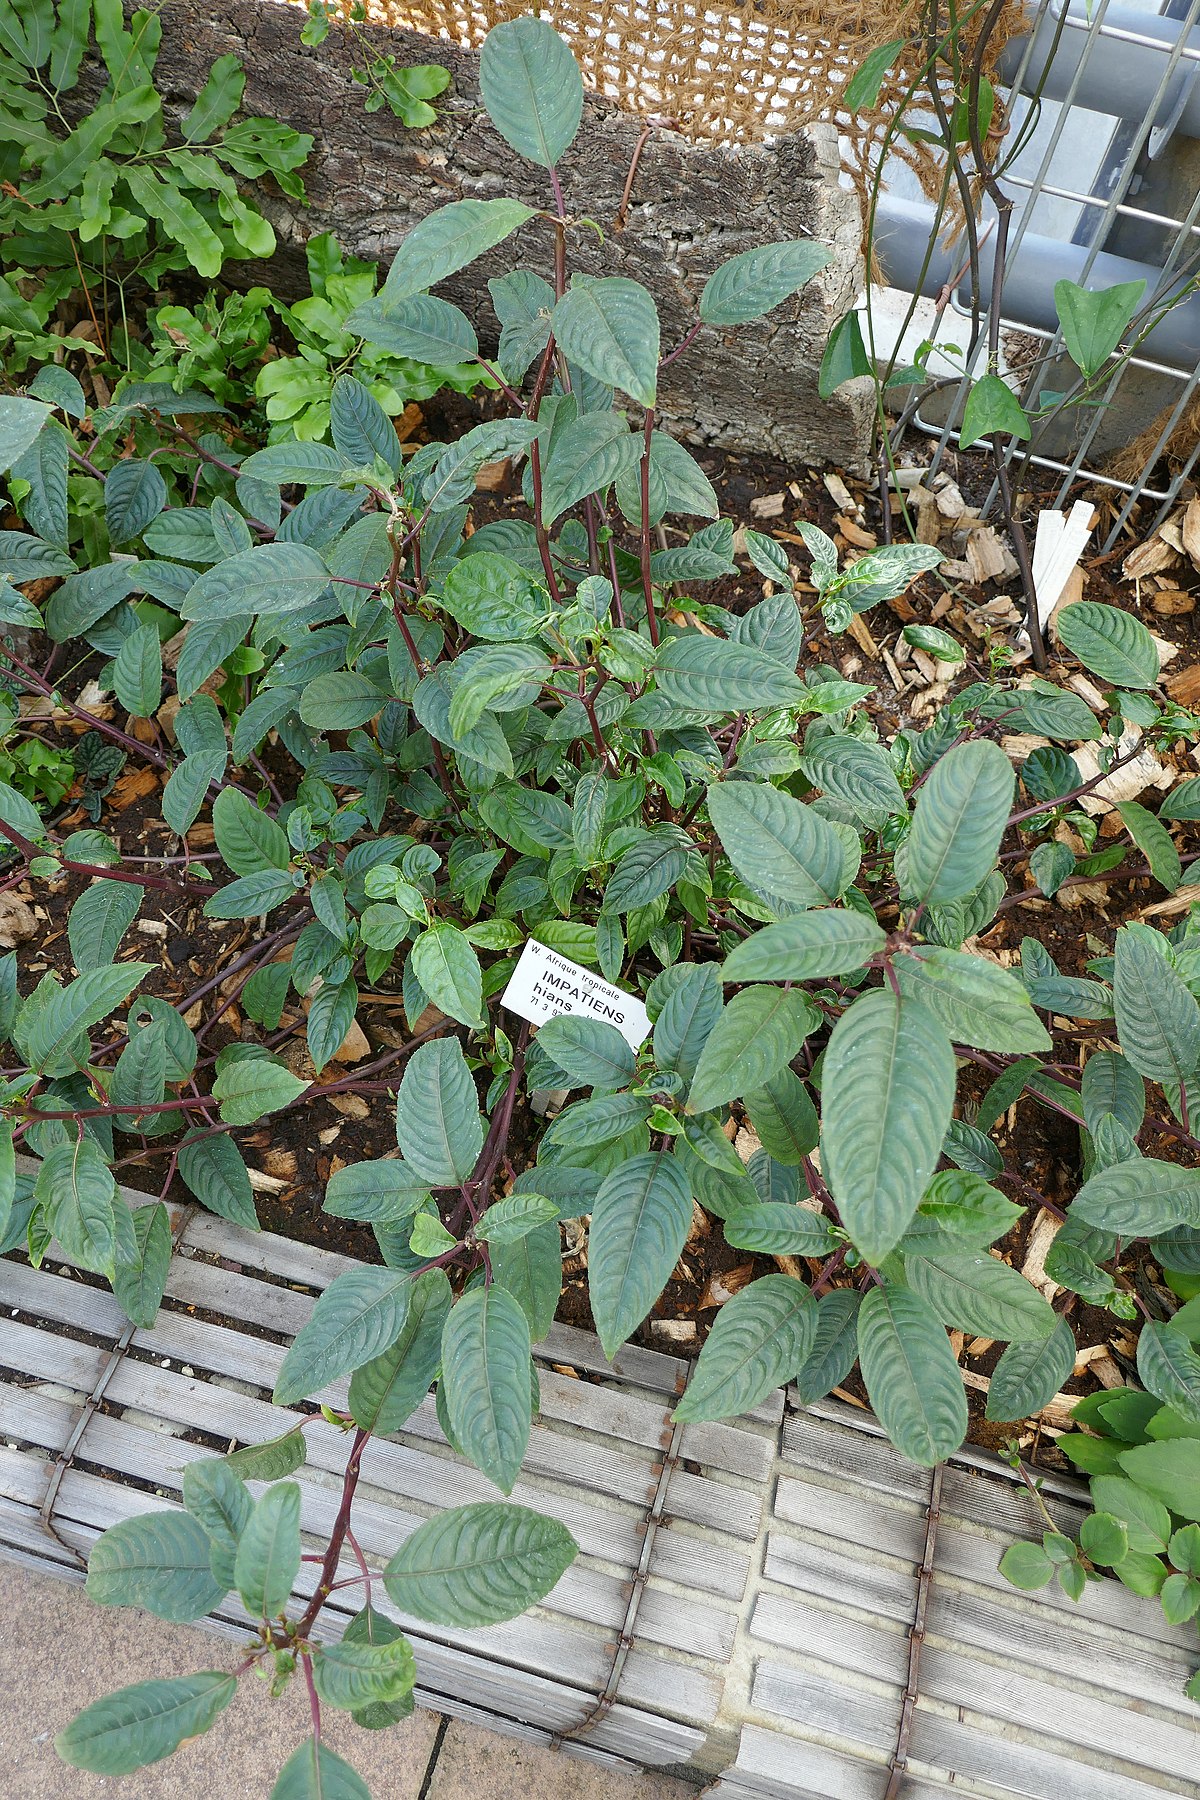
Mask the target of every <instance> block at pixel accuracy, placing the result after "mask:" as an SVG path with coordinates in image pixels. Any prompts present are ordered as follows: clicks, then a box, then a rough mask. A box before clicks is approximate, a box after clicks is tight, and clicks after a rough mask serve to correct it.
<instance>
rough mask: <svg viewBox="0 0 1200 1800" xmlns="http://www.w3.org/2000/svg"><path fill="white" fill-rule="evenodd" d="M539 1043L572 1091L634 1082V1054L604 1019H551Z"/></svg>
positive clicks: (539, 1033) (546, 1024)
mask: <svg viewBox="0 0 1200 1800" xmlns="http://www.w3.org/2000/svg"><path fill="white" fill-rule="evenodd" d="M537 1041H538V1043H539V1044H540V1046H541V1048H542V1049H543V1050H544V1051H545V1052H546V1054H547V1056H549V1057H550V1058H551V1060H552V1061H553V1062H554V1064H555V1066H556V1067H557V1068H560V1069H561V1070H562V1072H563V1074H564V1075H566V1076H568V1077H569V1079H570V1083H571V1086H572V1087H590V1088H604V1089H612V1088H619V1087H625V1086H626V1084H627V1083H628V1082H629V1081H631V1080H632V1079H633V1072H634V1069H635V1067H636V1065H637V1059H636V1057H635V1056H634V1053H633V1051H632V1050H631V1049H630V1048H629V1045H628V1044H627V1043H626V1042H625V1039H624V1038H623V1037H622V1036H621V1033H620V1032H619V1031H618V1030H617V1029H616V1027H615V1026H613V1025H608V1024H606V1023H605V1022H604V1021H603V1020H602V1019H588V1018H572V1017H561V1018H556V1019H547V1020H546V1023H545V1024H544V1025H543V1026H542V1027H541V1029H540V1030H539V1032H538V1039H537Z"/></svg>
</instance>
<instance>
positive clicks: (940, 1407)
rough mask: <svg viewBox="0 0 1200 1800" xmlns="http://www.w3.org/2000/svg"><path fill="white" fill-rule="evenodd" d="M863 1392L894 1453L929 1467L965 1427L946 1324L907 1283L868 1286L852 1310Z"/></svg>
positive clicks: (963, 1433)
mask: <svg viewBox="0 0 1200 1800" xmlns="http://www.w3.org/2000/svg"><path fill="white" fill-rule="evenodd" d="M858 1357H859V1367H860V1369H861V1370H862V1377H863V1381H864V1382H865V1383H866V1388H867V1396H868V1398H869V1399H870V1402H871V1405H872V1406H873V1407H874V1409H875V1411H876V1413H877V1414H878V1417H879V1422H880V1424H881V1425H882V1426H883V1428H884V1430H885V1431H886V1432H887V1434H888V1436H889V1437H890V1438H891V1440H892V1442H893V1444H895V1446H896V1448H897V1449H898V1450H899V1451H900V1453H901V1455H903V1456H907V1457H909V1458H910V1459H911V1460H912V1461H913V1462H917V1463H924V1464H925V1465H926V1466H927V1467H931V1466H932V1465H933V1464H934V1463H939V1462H942V1461H943V1460H944V1459H945V1458H946V1457H947V1456H950V1455H952V1454H953V1452H954V1451H955V1450H957V1449H958V1446H959V1445H960V1444H961V1443H962V1441H963V1438H964V1437H965V1436H966V1431H967V1401H966V1395H965V1393H964V1391H963V1383H962V1374H961V1372H960V1370H959V1367H958V1364H957V1362H956V1361H955V1358H954V1352H953V1350H952V1349H951V1348H950V1339H949V1338H948V1337H947V1336H946V1329H945V1326H944V1325H943V1324H942V1323H941V1321H940V1320H939V1319H938V1317H937V1315H936V1313H934V1312H933V1311H932V1310H931V1309H930V1307H929V1306H928V1305H927V1304H926V1302H925V1301H924V1300H922V1299H921V1298H920V1296H919V1295H917V1294H914V1293H911V1292H910V1291H909V1290H908V1289H906V1288H890V1287H875V1288H871V1289H870V1291H869V1292H868V1293H867V1294H866V1296H865V1297H864V1299H863V1303H862V1306H861V1307H860V1309H859V1314H858Z"/></svg>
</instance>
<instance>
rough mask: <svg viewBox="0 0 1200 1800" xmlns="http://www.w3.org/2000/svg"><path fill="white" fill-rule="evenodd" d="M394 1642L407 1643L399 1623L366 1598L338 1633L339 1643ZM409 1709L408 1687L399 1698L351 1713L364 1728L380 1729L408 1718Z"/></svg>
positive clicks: (381, 1701) (366, 1729) (373, 1703)
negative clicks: (340, 1641)
mask: <svg viewBox="0 0 1200 1800" xmlns="http://www.w3.org/2000/svg"><path fill="white" fill-rule="evenodd" d="M397 1642H404V1643H407V1639H406V1638H405V1636H404V1633H403V1632H402V1631H401V1629H400V1627H399V1626H398V1625H396V1624H395V1623H393V1621H392V1620H391V1619H389V1618H387V1617H386V1616H385V1614H383V1613H381V1612H377V1611H376V1609H375V1608H374V1607H373V1606H372V1605H371V1604H370V1602H369V1601H368V1602H367V1604H366V1605H365V1606H364V1607H363V1609H362V1611H361V1612H358V1613H355V1615H354V1617H353V1618H352V1619H351V1621H350V1623H349V1624H348V1625H347V1627H346V1630H345V1633H344V1635H343V1637H342V1643H343V1644H372V1645H386V1644H395V1643H397ZM412 1711H413V1697H412V1693H411V1691H410V1692H408V1693H406V1694H403V1695H402V1696H401V1698H400V1699H399V1700H375V1701H371V1702H370V1703H368V1705H366V1706H360V1707H356V1708H355V1710H354V1712H353V1713H352V1714H351V1717H352V1718H353V1720H354V1723H355V1724H356V1725H361V1726H362V1727H363V1729H364V1730H365V1731H383V1730H385V1729H386V1728H387V1727H388V1726H389V1725H395V1724H396V1723H398V1721H399V1720H401V1719H406V1718H408V1717H409V1715H410V1714H411V1713H412Z"/></svg>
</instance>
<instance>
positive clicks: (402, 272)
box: [381, 200, 534, 306]
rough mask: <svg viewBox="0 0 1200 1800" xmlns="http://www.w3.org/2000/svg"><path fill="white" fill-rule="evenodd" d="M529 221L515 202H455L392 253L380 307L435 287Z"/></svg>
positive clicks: (528, 212) (423, 222) (530, 211)
mask: <svg viewBox="0 0 1200 1800" xmlns="http://www.w3.org/2000/svg"><path fill="white" fill-rule="evenodd" d="M533 216H534V214H533V209H532V208H531V207H528V206H522V205H521V203H520V201H519V200H454V201H451V203H450V205H449V206H440V207H438V209H437V210H436V212H431V213H428V214H426V216H425V218H423V219H422V220H421V221H420V223H419V224H417V225H414V226H413V228H412V230H411V231H410V232H409V233H408V235H407V236H406V237H405V239H404V241H403V243H402V244H401V245H400V248H399V250H397V252H396V255H395V257H394V259H393V261H392V266H391V268H390V269H389V270H388V273H387V280H386V281H385V282H384V284H383V288H382V290H381V296H382V298H383V300H384V302H385V304H386V305H388V306H394V305H395V303H396V302H397V301H398V300H407V299H409V298H410V297H411V296H412V295H413V294H422V293H424V292H425V290H426V289H427V288H431V287H435V286H436V285H437V283H438V282H439V281H444V280H445V279H446V277H447V275H453V274H454V273H455V271H456V270H457V269H462V268H465V267H466V265H467V264H468V263H471V262H474V261H475V258H476V257H477V256H482V255H483V253H484V251H485V250H491V249H493V248H494V246H495V245H496V244H499V243H502V242H503V241H504V239H505V238H506V237H508V236H509V235H510V234H511V233H512V232H514V231H515V230H516V229H517V227H518V225H523V224H524V223H525V221H526V220H527V219H532V218H533Z"/></svg>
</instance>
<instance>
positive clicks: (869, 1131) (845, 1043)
mask: <svg viewBox="0 0 1200 1800" xmlns="http://www.w3.org/2000/svg"><path fill="white" fill-rule="evenodd" d="M956 1072H957V1071H956V1065H955V1060H954V1052H953V1050H952V1049H951V1047H950V1042H949V1040H948V1038H947V1037H946V1034H945V1032H944V1031H943V1030H942V1028H941V1026H940V1025H939V1024H938V1023H937V1021H936V1019H934V1018H932V1017H931V1015H930V1014H929V1013H927V1012H926V1011H925V1009H924V1007H923V1006H921V1005H920V1004H919V1003H918V1002H917V1001H915V1000H912V999H909V998H907V997H901V996H898V995H896V994H893V993H891V992H890V990H888V989H885V988H878V989H875V990H873V991H872V992H871V993H868V994H862V995H860V996H859V998H858V999H857V1000H855V1001H854V1003H853V1004H852V1005H851V1006H850V1007H848V1008H847V1010H846V1011H845V1012H844V1013H843V1014H842V1016H841V1018H840V1019H839V1020H838V1022H837V1024H836V1025H835V1026H834V1028H833V1031H832V1033H831V1035H830V1039H829V1043H828V1045H827V1047H826V1050H825V1063H824V1077H823V1085H822V1095H823V1112H822V1132H821V1142H822V1166H823V1168H824V1171H825V1178H826V1180H827V1181H828V1182H829V1185H830V1188H831V1190H832V1192H833V1197H834V1199H835V1200H836V1201H837V1204H838V1209H839V1211H840V1213H841V1216H842V1223H843V1224H844V1225H845V1227H846V1229H847V1231H848V1232H849V1233H850V1236H851V1237H852V1238H853V1240H854V1242H855V1245H856V1246H857V1248H858V1249H859V1250H861V1252H862V1254H863V1255H864V1256H866V1257H867V1258H868V1259H869V1260H870V1261H871V1262H874V1263H878V1262H879V1261H880V1260H881V1259H882V1258H883V1257H884V1256H886V1255H887V1253H888V1251H889V1250H891V1249H893V1248H894V1247H895V1245H896V1244H897V1243H898V1242H899V1241H900V1238H901V1237H902V1236H903V1234H904V1231H905V1228H906V1226H907V1225H908V1223H909V1221H910V1219H911V1218H912V1216H913V1214H914V1213H915V1212H916V1210H917V1205H918V1203H919V1202H920V1199H921V1196H922V1195H923V1194H924V1192H925V1189H926V1187H927V1186H928V1184H929V1178H930V1176H931V1175H932V1173H933V1170H934V1167H935V1165H936V1163H937V1159H938V1156H939V1155H940V1153H941V1148H942V1141H943V1139H944V1137H945V1135H946V1128H947V1126H948V1125H949V1123H950V1114H951V1110H952V1108H953V1105H954V1093H955V1085H956ZM906 1454H907V1452H906Z"/></svg>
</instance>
